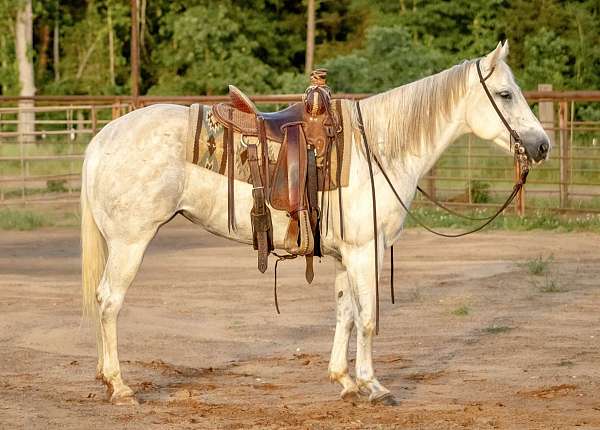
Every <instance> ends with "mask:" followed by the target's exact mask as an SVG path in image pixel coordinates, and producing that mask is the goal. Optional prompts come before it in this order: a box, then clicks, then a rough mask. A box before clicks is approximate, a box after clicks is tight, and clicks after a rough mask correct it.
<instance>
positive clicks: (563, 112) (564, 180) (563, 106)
mask: <svg viewBox="0 0 600 430" xmlns="http://www.w3.org/2000/svg"><path fill="white" fill-rule="evenodd" d="M568 115H569V107H568V105H567V101H566V100H561V101H560V102H559V103H558V129H559V141H560V207H561V209H562V208H566V207H567V206H568V205H569V170H570V169H569V152H570V151H569V146H570V145H569V138H568V135H567V132H568V128H567V118H568Z"/></svg>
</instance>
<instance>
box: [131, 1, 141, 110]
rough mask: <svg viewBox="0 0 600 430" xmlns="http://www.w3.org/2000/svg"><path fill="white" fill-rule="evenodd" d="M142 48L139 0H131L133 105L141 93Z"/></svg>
mask: <svg viewBox="0 0 600 430" xmlns="http://www.w3.org/2000/svg"><path fill="white" fill-rule="evenodd" d="M139 60H140V49H139V37H138V7H137V0H131V96H132V97H133V105H134V106H135V105H136V104H137V98H138V96H139V95H140V83H139V77H140V63H139Z"/></svg>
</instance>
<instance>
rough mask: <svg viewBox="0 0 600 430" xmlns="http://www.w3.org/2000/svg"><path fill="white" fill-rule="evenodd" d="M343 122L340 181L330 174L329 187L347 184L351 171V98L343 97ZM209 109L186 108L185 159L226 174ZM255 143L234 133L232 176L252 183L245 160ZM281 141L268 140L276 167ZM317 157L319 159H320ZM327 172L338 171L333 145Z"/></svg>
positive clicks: (223, 154) (223, 153)
mask: <svg viewBox="0 0 600 430" xmlns="http://www.w3.org/2000/svg"><path fill="white" fill-rule="evenodd" d="M340 105H341V108H342V109H341V110H342V115H341V117H342V124H343V131H342V133H343V142H344V144H343V150H342V152H343V153H342V157H341V160H342V165H341V171H340V175H339V178H340V181H339V182H340V184H337V183H335V181H336V178H337V175H331V179H332V182H333V183H332V186H331V188H337V186H341V187H347V186H348V180H349V179H348V178H349V174H350V158H351V150H352V135H353V129H352V127H351V126H350V125H349V124H352V109H353V102H351V101H350V100H342V101H341V103H340ZM212 115H213V113H212V109H211V108H210V107H209V106H203V105H201V104H198V103H194V104H192V105H191V106H190V108H189V116H188V130H187V137H186V161H188V162H189V163H193V164H196V165H198V166H200V167H204V168H205V169H208V170H212V171H213V172H216V173H220V174H221V175H224V176H227V163H228V160H227V157H226V151H225V148H224V147H223V127H222V126H221V125H220V124H219V123H217V122H216V121H215V120H213V118H212ZM248 143H258V139H257V138H255V137H244V138H243V139H242V136H241V135H239V134H238V133H235V135H234V152H235V155H236V156H235V157H234V162H235V167H234V172H235V175H234V177H235V179H238V180H240V181H244V182H248V183H251V178H250V166H249V164H248V162H247V159H248V154H247V150H246V147H247V144H248ZM280 145H281V144H280V143H277V142H271V141H269V162H270V164H272V167H274V166H275V163H276V161H277V155H278V154H279V147H280ZM319 158H320V159H319ZM324 162H325V160H323V157H318V158H317V165H318V166H322V165H323V163H324ZM330 163H331V164H330V168H329V170H330V172H337V171H338V170H337V169H338V168H339V166H338V157H337V154H336V147H333V148H332V154H331V157H330Z"/></svg>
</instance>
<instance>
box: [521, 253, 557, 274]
mask: <svg viewBox="0 0 600 430" xmlns="http://www.w3.org/2000/svg"><path fill="white" fill-rule="evenodd" d="M553 261H554V256H553V255H550V256H549V257H548V258H544V257H543V256H541V255H540V256H539V257H536V258H534V259H532V260H528V261H526V262H525V267H527V270H528V271H529V273H530V274H532V275H536V276H539V275H542V274H544V273H547V272H548V268H549V266H550V264H551V263H552V262H553Z"/></svg>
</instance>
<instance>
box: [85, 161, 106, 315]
mask: <svg viewBox="0 0 600 430" xmlns="http://www.w3.org/2000/svg"><path fill="white" fill-rule="evenodd" d="M85 177H86V174H85V165H84V168H83V174H82V178H81V281H82V287H83V316H84V317H87V318H89V319H91V320H96V319H97V317H98V306H97V301H96V288H97V287H98V284H100V279H101V278H102V273H103V272H104V266H106V254H107V252H106V241H105V240H104V237H103V236H102V233H100V230H99V229H98V225H97V224H96V221H95V220H94V216H93V215H92V211H91V209H90V205H89V201H88V198H87V193H86V179H85Z"/></svg>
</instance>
